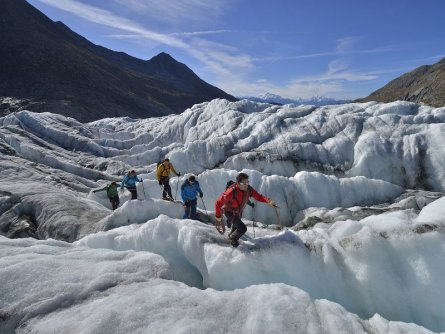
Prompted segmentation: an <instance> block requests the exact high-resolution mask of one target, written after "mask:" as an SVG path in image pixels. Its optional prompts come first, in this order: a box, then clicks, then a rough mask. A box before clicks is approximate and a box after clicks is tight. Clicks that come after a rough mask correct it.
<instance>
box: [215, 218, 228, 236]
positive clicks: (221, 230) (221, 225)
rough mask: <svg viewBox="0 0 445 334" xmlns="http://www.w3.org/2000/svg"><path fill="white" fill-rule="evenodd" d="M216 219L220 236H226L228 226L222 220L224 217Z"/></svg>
mask: <svg viewBox="0 0 445 334" xmlns="http://www.w3.org/2000/svg"><path fill="white" fill-rule="evenodd" d="M215 219H216V224H215V227H216V230H217V231H218V232H219V234H224V232H225V231H226V226H225V225H224V222H223V220H222V217H215Z"/></svg>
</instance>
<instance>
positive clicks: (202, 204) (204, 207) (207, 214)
mask: <svg viewBox="0 0 445 334" xmlns="http://www.w3.org/2000/svg"><path fill="white" fill-rule="evenodd" d="M201 202H202V206H203V207H204V210H205V211H206V215H207V216H208V215H209V214H208V213H207V208H206V205H205V204H204V200H203V199H202V197H201Z"/></svg>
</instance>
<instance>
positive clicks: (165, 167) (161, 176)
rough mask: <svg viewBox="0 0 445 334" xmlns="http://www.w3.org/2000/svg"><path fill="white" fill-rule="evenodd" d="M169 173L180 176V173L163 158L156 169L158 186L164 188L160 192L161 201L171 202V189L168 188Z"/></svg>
mask: <svg viewBox="0 0 445 334" xmlns="http://www.w3.org/2000/svg"><path fill="white" fill-rule="evenodd" d="M170 171H172V172H173V173H175V174H176V176H181V173H178V172H176V170H175V168H174V167H173V165H172V164H171V162H170V160H169V159H168V158H165V159H164V160H163V161H162V162H161V163H160V164H159V165H158V168H157V169H156V178H157V180H158V182H159V185H160V186H164V188H163V190H162V199H164V200H167V201H173V196H172V188H171V187H170Z"/></svg>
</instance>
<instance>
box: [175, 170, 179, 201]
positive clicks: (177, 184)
mask: <svg viewBox="0 0 445 334" xmlns="http://www.w3.org/2000/svg"><path fill="white" fill-rule="evenodd" d="M178 186H179V175H178V182H177V183H176V193H175V201H176V196H177V195H178Z"/></svg>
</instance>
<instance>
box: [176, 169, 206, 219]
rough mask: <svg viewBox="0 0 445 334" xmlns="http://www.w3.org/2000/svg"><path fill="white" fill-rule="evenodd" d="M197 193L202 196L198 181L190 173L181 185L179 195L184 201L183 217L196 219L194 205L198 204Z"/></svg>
mask: <svg viewBox="0 0 445 334" xmlns="http://www.w3.org/2000/svg"><path fill="white" fill-rule="evenodd" d="M198 194H199V197H201V198H202V196H204V194H203V193H202V190H201V187H200V186H199V182H198V181H197V180H196V177H195V176H194V175H190V176H189V178H188V179H187V180H186V181H185V182H184V183H183V184H182V186H181V197H182V201H183V202H184V205H183V207H184V217H182V218H183V219H186V218H190V219H198V215H197V214H196V206H197V205H198Z"/></svg>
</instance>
